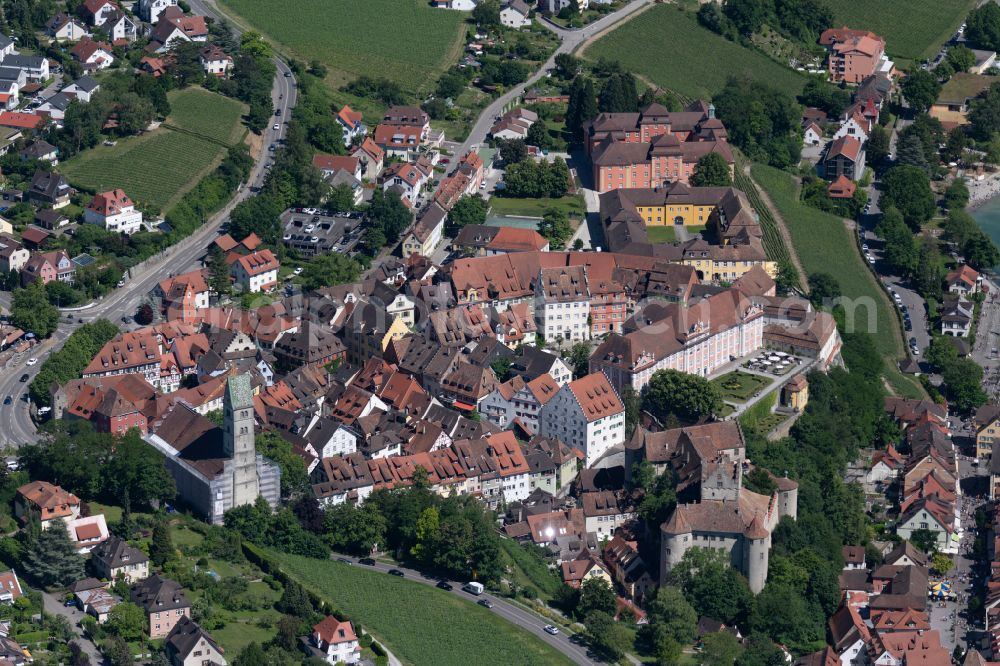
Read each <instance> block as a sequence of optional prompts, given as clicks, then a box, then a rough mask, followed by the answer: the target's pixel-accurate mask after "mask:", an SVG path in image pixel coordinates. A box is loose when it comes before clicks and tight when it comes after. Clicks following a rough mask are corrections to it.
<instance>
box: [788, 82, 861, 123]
mask: <svg viewBox="0 0 1000 666" xmlns="http://www.w3.org/2000/svg"><path fill="white" fill-rule="evenodd" d="M798 99H799V103H800V104H802V106H812V107H816V108H817V109H821V110H822V111H826V114H827V115H828V116H830V117H831V118H839V117H840V115H841V114H842V113H844V109H846V108H847V107H848V105H850V103H851V93H850V92H849V91H847V90H845V89H843V88H838V87H836V86H831V85H830V84H828V83H827V82H826V81H824V80H823V79H822V78H820V77H816V76H811V77H809V80H808V81H806V85H805V86H804V87H803V88H802V92H801V93H800V94H799V97H798Z"/></svg>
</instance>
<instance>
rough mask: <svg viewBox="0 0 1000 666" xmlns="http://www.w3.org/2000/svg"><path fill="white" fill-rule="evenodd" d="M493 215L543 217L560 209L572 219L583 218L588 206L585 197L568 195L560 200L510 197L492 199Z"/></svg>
mask: <svg viewBox="0 0 1000 666" xmlns="http://www.w3.org/2000/svg"><path fill="white" fill-rule="evenodd" d="M490 208H491V209H492V211H491V215H524V216H526V217H542V216H543V215H545V211H547V210H548V209H550V208H558V209H559V210H562V211H564V212H565V213H566V214H567V215H569V216H570V217H576V218H582V217H584V216H585V215H586V214H587V205H586V203H584V201H583V196H582V195H579V194H567V195H566V196H564V197H562V198H560V199H514V198H508V197H501V196H496V197H490Z"/></svg>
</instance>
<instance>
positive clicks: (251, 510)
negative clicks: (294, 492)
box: [224, 497, 330, 559]
mask: <svg viewBox="0 0 1000 666" xmlns="http://www.w3.org/2000/svg"><path fill="white" fill-rule="evenodd" d="M224 521H225V526H226V528H227V529H229V530H233V531H234V532H236V533H238V534H239V535H240V537H241V538H242V539H244V540H245V541H252V542H253V543H256V544H258V545H261V546H267V547H268V548H275V549H277V550H280V551H282V552H285V553H292V554H294V555H302V556H303V557H313V558H316V559H325V558H327V557H329V556H330V549H329V548H328V547H327V545H326V543H324V541H323V539H321V538H320V537H319V535H317V534H314V533H313V532H310V531H308V530H307V529H305V528H304V527H303V525H302V523H300V522H299V518H298V517H297V516H296V514H295V512H294V511H293V510H292V508H291V507H288V506H286V507H284V508H282V509H281V510H279V511H278V512H277V513H274V512H272V511H271V507H270V506H269V505H268V503H267V500H265V499H264V498H263V497H258V498H257V501H256V502H255V503H253V504H244V505H243V506H238V507H236V508H234V509H230V510H229V511H227V512H226V515H225V518H224Z"/></svg>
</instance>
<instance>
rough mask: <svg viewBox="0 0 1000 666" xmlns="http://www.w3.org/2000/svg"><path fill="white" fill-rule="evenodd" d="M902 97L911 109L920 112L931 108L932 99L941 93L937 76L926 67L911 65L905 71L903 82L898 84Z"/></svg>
mask: <svg viewBox="0 0 1000 666" xmlns="http://www.w3.org/2000/svg"><path fill="white" fill-rule="evenodd" d="M900 87H901V89H902V91H903V97H904V98H905V99H906V101H907V103H908V104H909V105H910V107H911V108H912V109H914V110H915V111H917V112H918V113H922V112H924V111H927V110H928V109H929V108H931V105H932V104H933V103H934V100H936V99H937V98H938V95H939V94H941V84H940V83H939V82H938V79H937V76H936V75H935V74H933V73H931V72H929V71H927V70H926V69H921V68H920V67H916V66H914V67H912V68H910V70H909V71H907V73H906V78H904V79H903V84H902V86H900Z"/></svg>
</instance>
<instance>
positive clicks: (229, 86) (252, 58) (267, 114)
mask: <svg viewBox="0 0 1000 666" xmlns="http://www.w3.org/2000/svg"><path fill="white" fill-rule="evenodd" d="M274 74H275V67H274V63H273V62H272V61H271V45H270V44H268V43H267V42H266V41H265V40H264V38H263V37H261V35H260V33H259V32H257V31H255V30H248V31H246V32H244V33H243V34H242V35H240V49H239V54H238V55H237V56H236V58H234V60H233V75H232V77H230V79H229V80H227V81H223V82H220V85H219V91H220V92H222V93H223V94H226V95H229V96H230V97H235V98H236V99H239V100H241V101H243V102H245V103H246V104H247V105H249V107H250V111H249V112H248V113H247V117H246V123H247V127H249V128H250V131H252V132H256V133H258V134H259V133H260V132H261V131H262V130H263V129H264V128H266V127H267V125H268V123H270V122H271V114H272V113H274V106H273V105H272V103H271V88H272V85H273V81H274Z"/></svg>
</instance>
